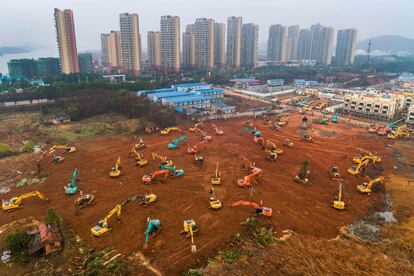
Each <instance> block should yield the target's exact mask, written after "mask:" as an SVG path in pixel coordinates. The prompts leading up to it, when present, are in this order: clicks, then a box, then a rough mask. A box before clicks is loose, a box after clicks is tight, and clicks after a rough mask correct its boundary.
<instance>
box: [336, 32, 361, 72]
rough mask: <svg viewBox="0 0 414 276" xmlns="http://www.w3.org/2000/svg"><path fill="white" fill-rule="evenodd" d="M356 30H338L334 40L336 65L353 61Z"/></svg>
mask: <svg viewBox="0 0 414 276" xmlns="http://www.w3.org/2000/svg"><path fill="white" fill-rule="evenodd" d="M357 34H358V31H357V30H355V29H345V30H339V31H338V36H337V42H336V53H335V61H336V64H337V65H350V64H353V63H354V56H355V47H356V40H357Z"/></svg>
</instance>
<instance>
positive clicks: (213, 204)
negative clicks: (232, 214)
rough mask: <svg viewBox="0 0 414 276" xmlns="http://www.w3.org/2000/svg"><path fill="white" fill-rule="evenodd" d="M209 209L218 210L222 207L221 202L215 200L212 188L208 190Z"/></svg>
mask: <svg viewBox="0 0 414 276" xmlns="http://www.w3.org/2000/svg"><path fill="white" fill-rule="evenodd" d="M209 193H210V200H209V202H210V209H213V210H218V209H220V208H221V207H222V205H221V201H220V200H218V199H217V196H216V193H215V192H214V189H213V187H211V189H210V192H209Z"/></svg>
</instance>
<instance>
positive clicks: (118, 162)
mask: <svg viewBox="0 0 414 276" xmlns="http://www.w3.org/2000/svg"><path fill="white" fill-rule="evenodd" d="M109 176H110V177H112V178H115V177H119V176H121V157H118V159H117V160H116V163H115V165H114V166H113V167H112V169H111V172H110V173H109Z"/></svg>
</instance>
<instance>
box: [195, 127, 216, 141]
mask: <svg viewBox="0 0 414 276" xmlns="http://www.w3.org/2000/svg"><path fill="white" fill-rule="evenodd" d="M195 131H196V132H197V133H198V134H200V140H201V141H204V140H206V141H207V142H209V141H211V139H213V137H211V136H210V135H208V134H207V132H206V131H204V130H201V129H199V128H196V130H195Z"/></svg>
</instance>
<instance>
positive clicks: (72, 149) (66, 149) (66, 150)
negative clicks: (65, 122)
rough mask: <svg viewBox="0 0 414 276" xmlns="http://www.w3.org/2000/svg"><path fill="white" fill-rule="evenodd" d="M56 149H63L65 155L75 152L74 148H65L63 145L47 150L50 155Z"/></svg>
mask: <svg viewBox="0 0 414 276" xmlns="http://www.w3.org/2000/svg"><path fill="white" fill-rule="evenodd" d="M57 149H63V150H65V152H66V153H72V152H75V151H76V148H75V147H73V146H65V145H53V146H52V147H51V148H50V149H49V154H52V153H54V152H55V150H57Z"/></svg>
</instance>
